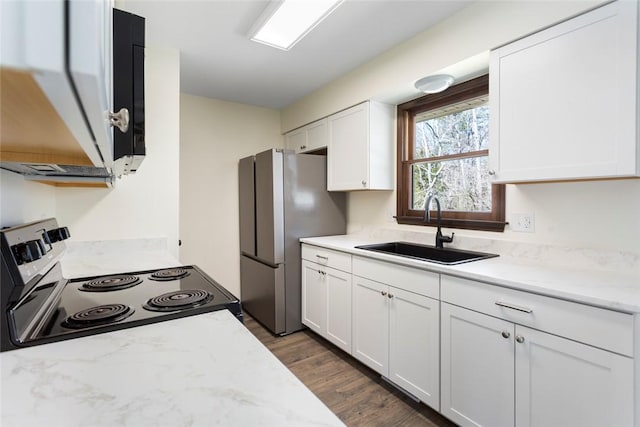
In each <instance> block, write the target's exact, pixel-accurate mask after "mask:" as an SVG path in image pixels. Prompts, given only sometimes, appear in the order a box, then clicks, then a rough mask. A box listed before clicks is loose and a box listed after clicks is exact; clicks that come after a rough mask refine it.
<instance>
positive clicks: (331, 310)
mask: <svg viewBox="0 0 640 427" xmlns="http://www.w3.org/2000/svg"><path fill="white" fill-rule="evenodd" d="M323 270H324V272H325V275H324V276H323V277H322V279H323V280H324V281H325V282H326V284H325V285H326V292H327V310H326V319H327V321H326V331H325V338H326V339H328V340H329V341H331V342H332V343H333V344H335V345H336V346H338V347H339V348H341V349H342V350H344V351H346V352H347V353H349V354H351V275H350V274H348V273H345V272H343V271H340V270H335V269H333V268H323V269H321V271H323Z"/></svg>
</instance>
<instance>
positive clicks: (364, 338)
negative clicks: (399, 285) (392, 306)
mask: <svg viewBox="0 0 640 427" xmlns="http://www.w3.org/2000/svg"><path fill="white" fill-rule="evenodd" d="M388 293H389V286H387V285H385V284H383V283H378V282H374V281H373V280H369V279H365V278H363V277H358V276H355V277H354V278H353V338H354V342H353V357H355V358H356V359H358V360H359V361H361V362H362V363H364V364H365V365H367V366H368V367H370V368H371V369H373V370H374V371H376V372H378V373H380V374H382V375H384V376H388V371H389V302H388V301H387V299H388V298H387V295H388Z"/></svg>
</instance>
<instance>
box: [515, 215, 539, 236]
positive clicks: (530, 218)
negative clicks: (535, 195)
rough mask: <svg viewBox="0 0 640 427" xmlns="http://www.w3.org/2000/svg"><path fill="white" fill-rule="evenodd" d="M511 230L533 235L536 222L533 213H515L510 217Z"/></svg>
mask: <svg viewBox="0 0 640 427" xmlns="http://www.w3.org/2000/svg"><path fill="white" fill-rule="evenodd" d="M511 229H512V230H513V231H520V232H523V233H533V232H534V231H535V229H536V220H535V216H534V215H533V213H516V214H512V215H511Z"/></svg>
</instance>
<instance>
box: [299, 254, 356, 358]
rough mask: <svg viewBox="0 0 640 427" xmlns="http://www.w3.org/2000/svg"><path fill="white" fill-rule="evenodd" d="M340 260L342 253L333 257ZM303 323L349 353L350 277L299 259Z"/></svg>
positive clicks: (342, 272)
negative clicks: (300, 263) (300, 262)
mask: <svg viewBox="0 0 640 427" xmlns="http://www.w3.org/2000/svg"><path fill="white" fill-rule="evenodd" d="M303 254H313V256H314V257H317V256H318V255H319V256H320V258H318V259H321V260H324V259H325V258H326V259H327V261H329V263H331V262H332V261H333V259H334V256H333V255H334V254H331V255H329V254H328V253H327V252H326V251H323V252H318V253H316V252H315V251H313V250H308V248H305V250H304V251H303ZM336 257H337V258H338V259H339V260H340V261H343V260H344V257H347V258H348V259H349V263H350V258H351V257H350V256H349V255H345V254H336ZM302 323H303V324H304V325H306V326H307V327H309V329H311V330H312V331H314V332H316V333H317V334H319V335H321V336H322V337H324V338H325V339H327V340H328V341H330V342H331V343H333V344H335V345H336V346H337V347H339V348H340V349H342V350H344V351H346V352H347V353H349V354H351V274H350V273H348V272H345V271H341V270H338V269H336V268H332V267H328V266H327V265H323V264H320V263H318V262H311V261H309V260H306V259H303V260H302Z"/></svg>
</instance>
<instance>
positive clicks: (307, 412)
mask: <svg viewBox="0 0 640 427" xmlns="http://www.w3.org/2000/svg"><path fill="white" fill-rule="evenodd" d="M0 369H1V373H2V389H1V393H0V401H1V402H2V406H1V408H0V411H1V416H0V425H2V426H3V427H10V426H20V427H22V426H136V427H141V426H172V427H175V426H214V425H220V426H274V427H275V426H278V427H280V426H296V427H298V426H341V425H343V424H342V422H341V421H340V420H339V419H338V418H337V417H336V416H335V415H334V414H333V413H332V412H331V411H330V410H329V409H328V408H327V407H326V406H325V405H324V404H323V403H322V402H321V401H320V400H319V399H318V398H317V397H316V396H315V395H314V394H313V393H312V392H311V391H310V390H309V389H307V388H306V387H305V386H304V385H303V384H302V383H301V382H300V381H299V380H298V379H297V378H296V377H295V376H294V375H293V374H292V373H291V372H290V371H289V370H288V369H287V368H286V367H285V366H284V365H282V363H280V361H279V360H278V359H276V357H275V356H274V355H273V354H272V353H271V352H269V350H267V348H266V347H264V346H263V345H262V344H261V343H260V342H259V341H258V340H257V339H256V338H255V337H254V336H253V335H252V334H251V333H250V332H249V331H248V330H247V329H246V328H245V327H244V326H242V324H241V323H240V322H238V320H236V318H235V317H234V316H233V315H232V314H231V313H230V312H228V311H227V310H222V311H217V312H213V313H207V314H200V315H196V316H190V317H184V318H180V319H175V320H170V321H166V322H160V323H154V324H150V325H144V326H140V327H136V328H130V329H124V330H120V331H114V332H109V333H105V334H100V335H94V336H90V337H83V338H77V339H72V340H68V341H62V342H56V343H51V344H45V345H40V346H36V347H31V348H25V349H20V350H14V351H8V352H4V353H2V354H0Z"/></svg>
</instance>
